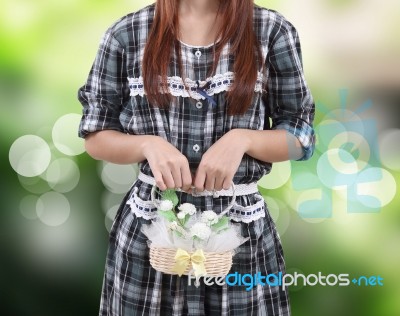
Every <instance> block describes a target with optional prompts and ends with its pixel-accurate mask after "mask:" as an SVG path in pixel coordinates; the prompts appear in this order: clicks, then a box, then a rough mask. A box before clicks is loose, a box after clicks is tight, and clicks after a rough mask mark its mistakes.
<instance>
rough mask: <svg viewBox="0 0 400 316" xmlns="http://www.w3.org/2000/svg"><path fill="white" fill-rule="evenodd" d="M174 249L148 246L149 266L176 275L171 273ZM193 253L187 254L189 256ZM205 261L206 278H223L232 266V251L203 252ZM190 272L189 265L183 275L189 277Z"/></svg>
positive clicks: (173, 263)
mask: <svg viewBox="0 0 400 316" xmlns="http://www.w3.org/2000/svg"><path fill="white" fill-rule="evenodd" d="M175 253H176V249H173V248H160V247H152V246H150V264H151V266H152V267H153V268H154V269H155V270H157V271H160V272H163V273H166V274H177V273H176V272H174V271H173V268H174V265H175V259H174V258H175ZM192 254H193V253H190V252H189V255H192ZM204 255H205V257H206V260H205V262H204V265H205V268H206V271H207V276H210V277H219V276H225V275H227V274H228V273H229V270H230V269H231V266H232V251H225V252H204ZM191 270H192V265H191V264H189V265H188V266H187V268H186V270H185V272H184V273H183V274H184V275H189V273H190V271H191Z"/></svg>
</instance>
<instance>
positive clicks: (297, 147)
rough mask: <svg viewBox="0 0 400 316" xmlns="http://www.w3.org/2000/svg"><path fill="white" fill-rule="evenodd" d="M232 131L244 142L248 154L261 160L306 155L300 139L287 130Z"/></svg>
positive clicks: (289, 158) (284, 159) (275, 159)
mask: <svg viewBox="0 0 400 316" xmlns="http://www.w3.org/2000/svg"><path fill="white" fill-rule="evenodd" d="M230 133H232V138H233V139H237V140H240V142H242V143H243V145H244V150H245V153H246V154H248V155H249V156H251V157H253V158H255V159H258V160H261V161H265V162H280V161H286V160H298V159H300V158H302V157H303V156H304V150H303V147H302V146H301V144H300V141H299V140H298V139H297V138H296V137H295V136H294V135H293V134H290V133H289V132H287V131H286V130H266V131H255V130H247V129H234V130H232V131H231V132H230Z"/></svg>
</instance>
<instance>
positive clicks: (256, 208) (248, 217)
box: [229, 194, 265, 223]
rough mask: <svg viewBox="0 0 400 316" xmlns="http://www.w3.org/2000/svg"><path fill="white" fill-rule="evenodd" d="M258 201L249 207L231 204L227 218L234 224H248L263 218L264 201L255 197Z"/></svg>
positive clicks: (260, 197) (257, 196) (258, 196)
mask: <svg viewBox="0 0 400 316" xmlns="http://www.w3.org/2000/svg"><path fill="white" fill-rule="evenodd" d="M255 197H256V198H258V199H259V200H258V201H257V202H256V203H255V204H252V205H249V206H241V205H239V204H236V203H235V204H233V208H232V209H231V210H230V211H229V217H230V219H231V220H233V221H235V222H243V223H250V222H253V221H256V220H258V219H260V218H262V217H265V207H264V199H263V197H262V196H261V195H259V194H257V195H256V196H255Z"/></svg>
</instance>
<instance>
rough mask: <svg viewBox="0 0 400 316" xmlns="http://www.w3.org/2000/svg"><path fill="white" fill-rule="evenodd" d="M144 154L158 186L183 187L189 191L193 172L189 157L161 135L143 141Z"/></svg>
mask: <svg viewBox="0 0 400 316" xmlns="http://www.w3.org/2000/svg"><path fill="white" fill-rule="evenodd" d="M142 152H143V155H144V156H145V157H146V159H147V161H148V162H149V164H150V168H151V171H152V172H153V176H154V179H155V181H156V185H157V187H159V188H160V190H166V189H174V188H181V189H182V190H183V191H189V190H190V188H191V185H192V174H191V172H190V168H189V162H188V160H187V158H186V157H185V156H184V155H183V154H182V153H181V152H180V151H179V150H178V149H176V148H175V147H174V146H173V145H171V144H170V143H169V142H167V141H166V140H165V139H163V138H161V137H159V136H153V137H152V139H151V141H148V142H145V143H143V147H142Z"/></svg>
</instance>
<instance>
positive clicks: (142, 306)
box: [79, 0, 314, 315]
mask: <svg viewBox="0 0 400 316" xmlns="http://www.w3.org/2000/svg"><path fill="white" fill-rule="evenodd" d="M79 100H80V101H81V103H82V105H83V117H82V121H81V125H80V130H79V133H80V136H81V137H84V138H85V140H86V141H85V144H86V149H87V152H88V153H89V155H91V156H92V157H93V158H95V159H100V160H106V161H110V162H113V163H117V164H132V163H140V172H141V173H140V175H139V178H138V179H137V180H136V182H135V183H134V185H133V187H132V188H131V190H130V191H129V192H128V193H127V195H126V197H125V199H124V200H123V201H122V204H121V207H120V209H119V211H118V213H117V216H116V218H115V221H114V224H113V227H112V230H111V232H110V243H109V250H108V255H107V262H106V270H105V276H104V283H103V290H102V298H101V308H100V315H290V307H289V301H288V296H287V291H286V290H287V289H282V288H281V287H279V286H267V285H266V286H261V285H258V286H255V287H253V288H252V289H251V290H249V291H246V289H245V288H244V287H242V286H227V285H226V284H225V285H223V286H220V285H217V284H215V285H212V286H208V285H205V284H204V283H202V284H201V285H200V286H199V287H195V286H194V285H193V284H192V285H188V279H187V277H185V276H182V277H179V276H176V275H168V274H163V273H161V272H158V271H156V270H154V269H153V268H152V267H151V266H150V263H149V249H148V246H147V238H146V237H145V236H144V235H143V233H142V232H141V226H142V225H143V224H149V223H150V222H151V219H152V218H154V214H155V209H154V207H152V206H151V205H150V204H149V203H148V201H149V200H150V192H151V189H152V186H153V185H154V184H156V185H157V186H158V187H159V188H160V189H161V190H165V189H167V188H180V189H181V193H180V195H179V198H180V203H185V202H189V203H192V204H195V205H196V207H197V208H198V209H199V210H214V211H215V212H221V211H222V210H223V209H224V208H225V207H226V206H227V204H228V203H229V199H230V197H229V196H220V197H218V194H215V192H217V191H220V190H225V192H229V190H230V186H231V182H232V181H233V182H234V183H235V185H236V186H242V187H243V188H246V190H247V191H246V190H245V191H246V193H244V194H241V195H239V196H237V197H236V203H235V204H234V206H233V208H232V209H231V212H230V217H231V219H232V220H234V221H236V222H238V223H240V225H241V232H242V235H243V236H244V237H249V240H248V241H247V242H245V243H244V244H242V245H241V246H240V247H239V249H238V253H237V254H236V255H235V256H234V257H233V265H232V268H231V272H238V273H239V274H242V275H243V274H246V273H250V274H256V273H261V274H262V275H267V274H271V273H279V272H283V273H284V269H285V267H284V259H283V252H282V248H281V244H280V239H279V236H278V234H277V231H276V228H275V225H274V223H273V221H272V219H271V217H270V214H269V212H268V209H267V206H266V205H265V202H264V200H263V199H262V197H261V196H260V195H259V194H258V192H257V190H254V188H257V186H256V185H254V184H255V183H256V182H257V181H258V180H259V179H260V178H261V177H262V176H263V175H265V174H266V173H268V172H269V171H270V169H271V163H273V162H278V161H284V160H287V159H295V160H305V159H307V158H309V157H310V156H311V155H312V152H313V147H314V132H313V128H312V122H313V117H314V103H313V99H312V96H311V94H310V92H309V89H308V87H307V84H306V81H305V79H304V75H303V70H302V64H301V53H300V44H299V39H298V35H297V32H296V30H295V28H294V27H293V26H292V25H291V24H290V23H289V22H288V21H286V20H285V18H284V17H282V16H281V15H280V14H279V13H277V12H275V11H272V10H268V9H265V8H261V7H258V6H256V5H254V4H253V1H251V0H220V1H218V0H178V1H176V0H158V1H157V2H156V4H154V5H150V6H147V7H145V8H143V9H141V10H139V11H137V12H135V13H132V14H128V15H127V16H125V17H123V18H122V19H120V20H119V21H117V22H116V23H115V24H114V25H112V26H111V27H110V28H109V29H108V30H107V32H106V33H105V35H104V37H103V39H102V42H101V44H100V48H99V51H98V54H97V57H96V60H95V62H94V64H93V67H92V70H91V72H90V74H89V78H88V80H87V83H86V85H84V86H83V87H82V88H81V89H80V91H79ZM269 117H271V119H272V126H271V127H270V126H269V125H270V123H269ZM249 188H250V189H249ZM193 190H195V191H196V192H202V191H204V190H205V192H206V193H205V194H204V195H206V196H202V197H198V196H194V195H193V194H191V193H192V191H193ZM212 193H214V194H212ZM228 195H229V194H228Z"/></svg>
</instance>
